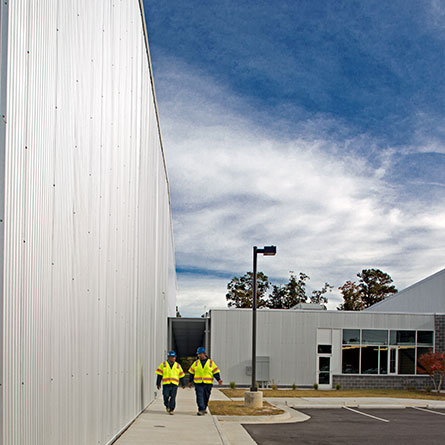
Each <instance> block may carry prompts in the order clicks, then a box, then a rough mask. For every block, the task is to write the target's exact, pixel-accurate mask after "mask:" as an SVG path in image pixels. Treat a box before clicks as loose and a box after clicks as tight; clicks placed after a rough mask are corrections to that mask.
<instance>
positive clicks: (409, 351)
mask: <svg viewBox="0 0 445 445" xmlns="http://www.w3.org/2000/svg"><path fill="white" fill-rule="evenodd" d="M415 351H416V349H415V348H409V347H406V346H404V347H402V348H399V372H398V373H399V374H414V373H415V372H416V369H415V366H414V365H415V363H416V358H415V357H416V352H415Z"/></svg>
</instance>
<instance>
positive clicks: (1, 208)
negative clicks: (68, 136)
mask: <svg viewBox="0 0 445 445" xmlns="http://www.w3.org/2000/svg"><path fill="white" fill-rule="evenodd" d="M7 55H8V1H3V2H1V4H0V445H1V444H3V294H4V289H3V274H4V220H5V144H6V96H7V88H6V80H7V62H8V57H7Z"/></svg>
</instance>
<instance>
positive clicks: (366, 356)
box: [361, 346, 379, 374]
mask: <svg viewBox="0 0 445 445" xmlns="http://www.w3.org/2000/svg"><path fill="white" fill-rule="evenodd" d="M361 364H362V374H378V373H379V348H378V346H362V360H361Z"/></svg>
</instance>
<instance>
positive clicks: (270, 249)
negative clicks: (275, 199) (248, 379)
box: [250, 246, 277, 392]
mask: <svg viewBox="0 0 445 445" xmlns="http://www.w3.org/2000/svg"><path fill="white" fill-rule="evenodd" d="M259 253H262V254H263V255H264V256H273V255H275V254H276V253H277V248H276V246H264V248H263V249H258V247H257V246H253V277H252V280H253V283H252V284H253V285H252V291H253V295H252V385H251V386H250V391H251V392H256V391H258V387H257V385H256V294H257V255H258V254H259Z"/></svg>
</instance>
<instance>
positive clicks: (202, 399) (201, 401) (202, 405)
mask: <svg viewBox="0 0 445 445" xmlns="http://www.w3.org/2000/svg"><path fill="white" fill-rule="evenodd" d="M212 386H213V385H209V384H208V383H195V391H196V403H197V405H198V410H199V411H205V410H206V409H207V405H208V404H209V399H210V393H211V392H212Z"/></svg>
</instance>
